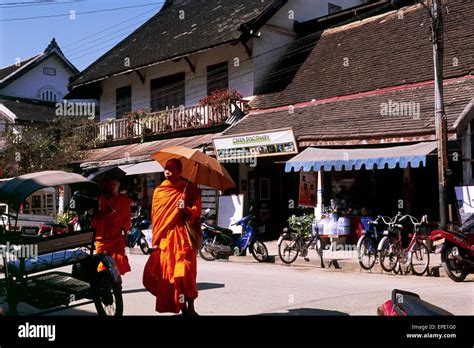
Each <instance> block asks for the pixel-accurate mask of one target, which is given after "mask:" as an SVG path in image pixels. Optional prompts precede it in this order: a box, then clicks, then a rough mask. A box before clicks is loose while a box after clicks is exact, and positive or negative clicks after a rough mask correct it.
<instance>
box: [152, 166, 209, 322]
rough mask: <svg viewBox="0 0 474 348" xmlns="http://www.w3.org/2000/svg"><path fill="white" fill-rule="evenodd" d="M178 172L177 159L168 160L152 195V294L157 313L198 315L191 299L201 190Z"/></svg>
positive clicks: (194, 296) (194, 283) (198, 241)
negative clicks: (153, 265) (153, 253)
mask: <svg viewBox="0 0 474 348" xmlns="http://www.w3.org/2000/svg"><path fill="white" fill-rule="evenodd" d="M181 171H182V164H181V161H180V160H179V159H171V160H169V161H168V162H167V163H166V165H165V171H164V175H165V178H166V180H165V181H163V183H162V184H161V185H160V186H159V187H157V188H156V189H155V191H154V193H153V203H152V218H151V219H152V226H153V238H152V245H153V248H154V249H156V251H154V252H156V253H159V262H157V264H156V265H155V267H154V268H153V271H152V272H154V277H155V278H154V279H155V280H154V281H155V284H154V289H155V291H154V295H155V296H156V311H157V312H171V313H179V312H180V311H181V312H182V314H183V315H197V313H196V311H195V308H194V300H195V299H196V298H197V296H198V290H197V285H196V275H197V260H196V257H197V250H198V248H199V247H200V244H201V241H202V235H201V190H199V189H198V188H197V187H195V186H194V185H192V184H190V183H188V182H187V181H184V180H183V179H181V177H180V174H181ZM183 193H184V195H183ZM182 200H183V201H182ZM155 256H156V257H157V258H158V255H155ZM151 257H153V255H152V256H151Z"/></svg>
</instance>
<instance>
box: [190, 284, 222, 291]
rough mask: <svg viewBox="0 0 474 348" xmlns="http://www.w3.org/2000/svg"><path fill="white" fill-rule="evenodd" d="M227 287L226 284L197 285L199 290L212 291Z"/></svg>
mask: <svg viewBox="0 0 474 348" xmlns="http://www.w3.org/2000/svg"><path fill="white" fill-rule="evenodd" d="M223 287H225V284H218V283H197V288H198V290H210V289H218V288H223Z"/></svg>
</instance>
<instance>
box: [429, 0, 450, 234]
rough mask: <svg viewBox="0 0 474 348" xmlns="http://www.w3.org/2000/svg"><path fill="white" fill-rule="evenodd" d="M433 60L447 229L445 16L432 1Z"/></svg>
mask: <svg viewBox="0 0 474 348" xmlns="http://www.w3.org/2000/svg"><path fill="white" fill-rule="evenodd" d="M432 2H433V3H432V9H433V17H432V18H433V21H432V26H433V40H432V41H433V60H434V73H435V122H436V139H437V140H438V181H439V185H438V188H439V218H440V226H441V228H446V169H447V167H448V155H447V121H446V114H445V113H444V103H443V16H442V5H441V0H432Z"/></svg>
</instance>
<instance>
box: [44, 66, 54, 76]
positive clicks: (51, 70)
mask: <svg viewBox="0 0 474 348" xmlns="http://www.w3.org/2000/svg"><path fill="white" fill-rule="evenodd" d="M43 74H45V75H50V76H56V69H54V68H43Z"/></svg>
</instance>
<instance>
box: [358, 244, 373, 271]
mask: <svg viewBox="0 0 474 348" xmlns="http://www.w3.org/2000/svg"><path fill="white" fill-rule="evenodd" d="M376 258H377V246H376V245H375V243H374V240H372V238H369V237H367V236H363V237H362V240H361V242H360V249H359V265H360V267H362V268H363V269H365V270H366V271H368V270H371V269H372V267H374V265H375V259H376Z"/></svg>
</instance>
